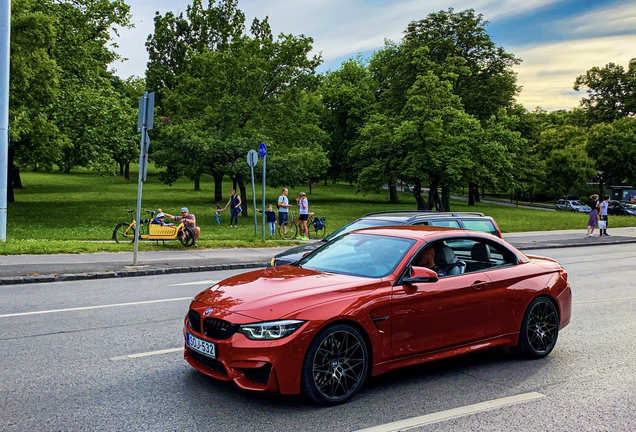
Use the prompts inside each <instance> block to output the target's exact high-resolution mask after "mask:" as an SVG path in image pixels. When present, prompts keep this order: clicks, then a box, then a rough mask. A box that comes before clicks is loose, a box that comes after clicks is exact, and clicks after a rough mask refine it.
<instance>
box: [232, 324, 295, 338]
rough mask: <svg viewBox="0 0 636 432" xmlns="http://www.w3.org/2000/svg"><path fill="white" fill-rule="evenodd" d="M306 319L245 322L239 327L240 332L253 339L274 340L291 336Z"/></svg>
mask: <svg viewBox="0 0 636 432" xmlns="http://www.w3.org/2000/svg"><path fill="white" fill-rule="evenodd" d="M304 323H305V321H298V320H283V321H270V322H264V323H257V324H243V325H242V326H240V327H239V330H238V331H239V333H243V334H244V335H245V336H247V338H248V339H252V340H273V339H281V338H284V337H285V336H289V335H290V334H292V333H293V332H295V331H296V330H298V329H299V328H300V326H302V325H303V324H304Z"/></svg>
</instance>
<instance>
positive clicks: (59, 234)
mask: <svg viewBox="0 0 636 432" xmlns="http://www.w3.org/2000/svg"><path fill="white" fill-rule="evenodd" d="M22 177H23V183H24V185H25V189H23V190H18V191H16V202H15V203H10V205H9V209H8V217H7V219H8V224H7V239H8V241H7V243H6V244H0V253H3V254H16V253H56V252H96V251H128V250H132V245H130V244H114V243H112V242H103V243H101V242H94V241H100V240H109V239H110V238H111V236H112V231H113V228H114V227H115V225H117V223H119V222H122V221H126V220H128V214H127V213H126V209H127V208H129V209H134V208H135V207H136V200H137V181H136V180H132V181H126V180H123V179H122V178H120V177H109V176H100V175H99V174H96V173H93V172H89V171H83V170H82V171H80V170H78V171H77V172H74V173H72V174H61V173H51V174H45V173H24V174H23V175H22ZM131 177H132V178H133V179H136V173H131ZM158 177H159V176H158V172H157V171H150V172H149V174H148V180H147V181H146V182H145V183H144V185H143V199H142V209H156V208H157V207H161V208H162V209H163V210H164V211H166V212H168V213H171V214H178V210H179V208H180V207H182V206H187V207H189V209H190V212H191V213H194V214H195V215H196V217H197V223H198V225H199V226H200V227H201V230H202V234H201V238H200V241H199V245H200V246H201V247H214V248H219V247H247V246H279V245H283V244H288V243H287V242H284V241H282V240H268V241H265V242H263V241H262V240H261V236H260V227H259V231H258V234H254V225H253V220H254V219H253V215H252V212H251V205H252V197H251V186H250V185H248V197H243V198H244V200H243V201H244V206H245V204H247V206H248V208H249V211H250V216H249V217H247V218H240V224H241V226H240V227H239V228H238V229H230V228H229V227H228V223H229V211H226V212H224V213H223V214H222V225H220V226H219V225H217V224H216V222H215V220H214V208H215V204H214V203H213V202H212V199H213V191H214V184H213V181H212V179H211V178H210V177H204V178H203V179H202V182H201V189H202V190H201V191H199V192H195V191H193V183H192V182H191V181H188V180H187V179H180V180H179V181H178V182H176V183H175V184H174V185H172V186H167V185H164V184H162V183H161V182H160V181H159V178H158ZM223 189H224V190H223V196H224V198H225V199H226V200H227V199H228V198H229V190H230V189H231V183H230V182H229V181H228V182H226V183H225V184H224V188H223ZM260 190H261V189H260V185H258V184H257V186H256V194H257V207H258V208H260V207H261V202H260ZM300 190H301V188H296V189H295V190H292V191H290V198H291V199H290V202H293V198H294V197H296V196H297V193H298V192H299V191H300ZM302 190H305V191H306V192H307V193H309V191H308V190H307V189H306V188H302ZM266 193H267V203H271V204H274V205H275V202H276V199H277V198H278V195H279V193H280V190H279V189H272V188H268V189H267V192H266ZM245 198H247V199H245ZM308 199H309V205H310V211H312V212H314V213H315V214H316V215H318V216H324V217H326V218H327V227H328V232H330V231H333V230H334V229H336V228H338V227H340V226H342V225H343V224H345V223H347V222H350V221H351V220H353V219H355V218H357V217H359V216H361V215H363V214H366V213H370V212H374V211H380V210H397V209H409V210H412V209H414V208H415V200H414V199H413V196H412V195H411V194H409V193H400V196H399V199H400V203H399V204H397V205H391V204H389V202H388V191H383V192H382V193H378V194H369V195H367V196H362V195H359V194H358V195H356V194H355V189H354V188H353V187H350V186H349V185H346V184H337V185H329V186H323V185H322V184H319V185H318V188H316V189H314V190H313V191H312V193H311V194H310V195H308ZM246 201H247V202H246ZM219 204H220V205H221V207H223V206H224V205H225V202H224V203H219ZM451 207H452V210H453V211H480V212H483V213H485V214H487V215H490V216H493V217H494V218H495V219H496V220H497V222H498V223H499V226H500V227H501V229H502V231H504V232H517V231H540V230H557V229H575V228H584V227H585V226H586V224H587V215H585V214H572V213H563V212H544V211H537V210H526V209H520V208H514V207H503V206H498V205H494V204H478V205H476V206H475V207H469V206H468V204H467V202H465V201H460V200H454V201H453V202H452V204H451ZM142 213H143V210H142ZM143 214H144V217H145V213H143ZM259 217H260V214H259ZM259 221H260V219H259ZM611 223H612V226H613V227H618V226H635V225H636V218H629V217H623V218H619V217H613V218H612V221H611ZM157 248H159V249H165V248H177V249H180V248H181V245H180V244H178V243H177V242H167V243H166V244H165V245H162V244H160V245H159V246H156V245H155V244H154V243H144V244H142V245H141V249H142V250H151V249H157Z"/></svg>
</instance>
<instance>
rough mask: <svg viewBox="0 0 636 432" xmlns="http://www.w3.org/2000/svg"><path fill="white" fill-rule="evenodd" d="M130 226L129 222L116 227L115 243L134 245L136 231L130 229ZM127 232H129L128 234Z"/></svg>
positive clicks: (114, 232)
mask: <svg viewBox="0 0 636 432" xmlns="http://www.w3.org/2000/svg"><path fill="white" fill-rule="evenodd" d="M129 226H130V224H129V223H128V222H122V223H120V224H119V225H117V226H116V227H115V229H114V230H113V240H115V243H127V242H128V243H134V241H135V229H134V228H131V229H128V227H129ZM126 230H128V232H126ZM124 234H125V235H124Z"/></svg>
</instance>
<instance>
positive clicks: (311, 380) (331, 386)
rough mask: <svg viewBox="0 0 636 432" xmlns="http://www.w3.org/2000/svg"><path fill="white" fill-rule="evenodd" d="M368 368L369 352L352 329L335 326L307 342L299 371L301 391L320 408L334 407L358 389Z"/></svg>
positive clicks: (349, 397) (361, 339) (363, 341)
mask: <svg viewBox="0 0 636 432" xmlns="http://www.w3.org/2000/svg"><path fill="white" fill-rule="evenodd" d="M368 368H369V352H368V348H367V344H366V342H365V340H364V338H363V337H362V335H361V334H360V333H359V332H358V331H357V330H356V329H354V328H353V327H351V326H349V325H346V324H337V325H334V326H331V327H327V328H326V329H324V330H323V331H321V332H320V333H319V334H318V336H316V338H315V339H314V340H313V341H312V342H311V344H310V345H309V349H308V351H307V354H306V356H305V361H304V363H303V370H302V391H303V394H304V395H305V396H307V397H308V398H310V399H312V400H313V401H314V402H317V403H319V404H322V405H338V404H341V403H344V402H346V401H348V400H349V399H351V398H352V397H353V396H354V395H355V394H356V393H357V392H358V390H360V388H361V387H362V384H364V380H365V378H366V376H367V372H368Z"/></svg>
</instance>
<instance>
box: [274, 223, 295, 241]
mask: <svg viewBox="0 0 636 432" xmlns="http://www.w3.org/2000/svg"><path fill="white" fill-rule="evenodd" d="M278 233H279V234H280V236H281V237H282V238H284V239H285V240H291V239H293V238H295V237H296V235H298V225H296V223H295V222H292V221H285V222H283V223H282V224H281V226H279V227H278Z"/></svg>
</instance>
